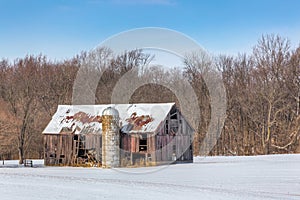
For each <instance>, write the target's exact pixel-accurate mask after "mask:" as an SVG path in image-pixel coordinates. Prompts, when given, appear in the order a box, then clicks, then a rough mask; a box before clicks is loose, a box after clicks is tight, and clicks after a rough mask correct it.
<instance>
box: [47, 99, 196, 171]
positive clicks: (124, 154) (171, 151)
mask: <svg viewBox="0 0 300 200" xmlns="http://www.w3.org/2000/svg"><path fill="white" fill-rule="evenodd" d="M193 134H194V130H193V128H192V127H191V126H190V125H189V123H188V122H187V120H186V119H185V118H184V116H182V114H181V113H180V111H179V110H178V109H177V107H176V105H175V103H162V104H113V105H78V106H77V105H76V106H75V105H59V106H58V109H57V111H56V113H55V114H54V116H53V117H52V120H51V121H50V123H49V124H48V126H47V127H46V128H45V130H44V131H43V137H44V159H45V165H48V166H49V165H52V166H53V165H68V166H83V165H90V166H102V167H107V168H110V167H129V166H153V165H161V164H169V163H178V162H193V149H192V140H193Z"/></svg>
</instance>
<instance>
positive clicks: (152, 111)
mask: <svg viewBox="0 0 300 200" xmlns="http://www.w3.org/2000/svg"><path fill="white" fill-rule="evenodd" d="M174 105H175V103H157V104H107V105H59V106H58V108H57V111H56V113H55V114H54V116H53V117H52V120H51V121H50V123H49V124H48V125H47V127H46V128H45V130H44V131H43V134H59V133H61V132H62V131H70V132H74V133H75V134H89V133H96V134H101V132H102V131H101V130H102V116H101V115H102V112H103V111H104V110H105V109H106V108H108V107H112V108H114V109H116V110H117V111H118V112H119V117H120V128H121V131H122V132H124V133H152V132H155V131H156V129H157V128H158V127H159V125H160V123H161V122H163V121H164V120H165V118H166V117H167V115H168V113H169V112H170V110H171V108H172V107H173V106H174Z"/></svg>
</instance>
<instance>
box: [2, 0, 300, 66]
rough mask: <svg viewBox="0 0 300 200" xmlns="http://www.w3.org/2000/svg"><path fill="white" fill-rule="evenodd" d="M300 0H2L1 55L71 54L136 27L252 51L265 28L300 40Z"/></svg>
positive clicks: (214, 47) (218, 49) (214, 48)
mask: <svg viewBox="0 0 300 200" xmlns="http://www.w3.org/2000/svg"><path fill="white" fill-rule="evenodd" d="M299 9H300V1H299V0H198V1H197V0H194V1H192V0H190V1H189V0H123V1H122V0H73V1H71V0H69V1H68V0H0V58H8V59H10V60H12V59H15V58H17V57H24V56H25V55H26V54H39V53H42V54H45V55H47V56H48V57H49V58H51V59H64V58H70V57H72V56H73V55H75V54H77V53H80V52H81V51H82V50H89V49H92V48H93V47H95V46H97V45H98V44H99V43H101V42H102V41H103V40H105V39H106V38H108V37H110V36H112V35H114V34H117V33H119V32H122V31H126V30H129V29H133V28H141V27H163V28H169V29H174V30H176V31H179V32H182V33H184V34H186V35H188V36H190V37H192V38H193V39H195V40H196V41H197V42H198V43H199V44H200V45H202V46H203V47H204V48H205V49H207V50H208V51H209V52H211V53H214V54H220V53H224V54H237V53H238V52H250V50H251V48H252V46H253V45H255V44H256V42H257V40H258V39H259V38H260V37H261V35H262V34H267V33H275V34H280V35H281V36H283V37H288V38H289V39H290V40H291V42H292V45H293V46H298V44H299V43H300V11H299Z"/></svg>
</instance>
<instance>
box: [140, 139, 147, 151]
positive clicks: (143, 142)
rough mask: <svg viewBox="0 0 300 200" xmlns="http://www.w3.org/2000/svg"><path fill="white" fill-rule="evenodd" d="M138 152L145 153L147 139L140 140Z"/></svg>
mask: <svg viewBox="0 0 300 200" xmlns="http://www.w3.org/2000/svg"><path fill="white" fill-rule="evenodd" d="M139 151H147V139H140V146H139Z"/></svg>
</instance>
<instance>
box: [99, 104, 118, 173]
mask: <svg viewBox="0 0 300 200" xmlns="http://www.w3.org/2000/svg"><path fill="white" fill-rule="evenodd" d="M119 166H120V134H119V112H118V111H117V110H116V109H114V108H112V107H108V108H106V109H104V110H103V112H102V167H103V168H113V167H119Z"/></svg>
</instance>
